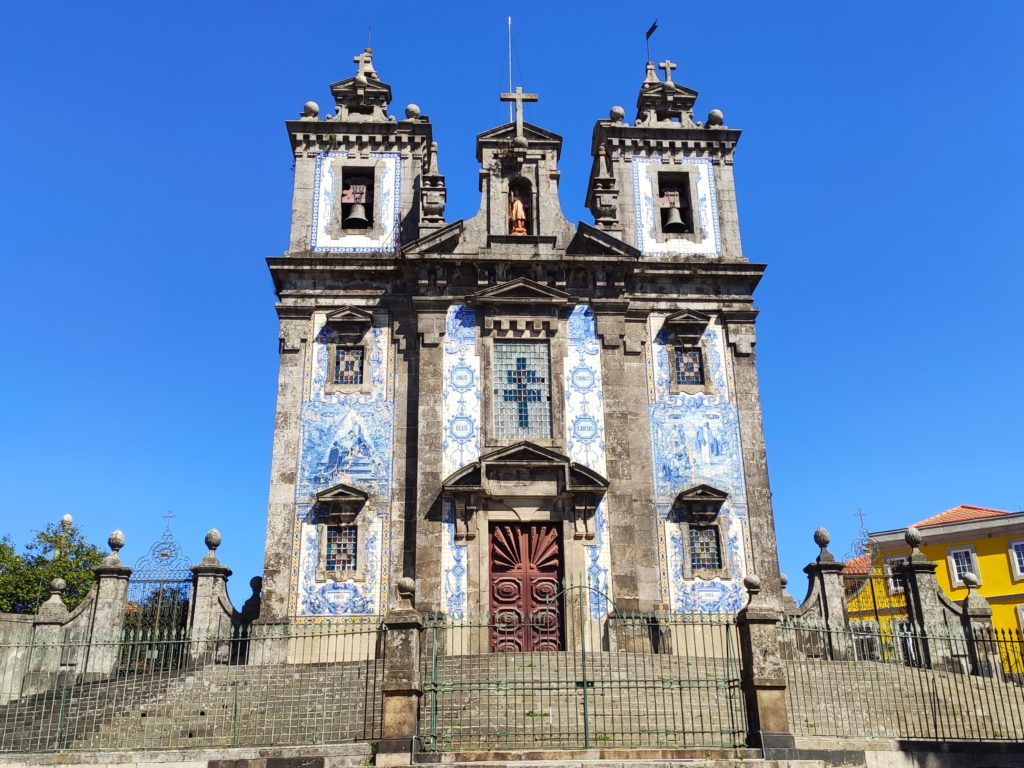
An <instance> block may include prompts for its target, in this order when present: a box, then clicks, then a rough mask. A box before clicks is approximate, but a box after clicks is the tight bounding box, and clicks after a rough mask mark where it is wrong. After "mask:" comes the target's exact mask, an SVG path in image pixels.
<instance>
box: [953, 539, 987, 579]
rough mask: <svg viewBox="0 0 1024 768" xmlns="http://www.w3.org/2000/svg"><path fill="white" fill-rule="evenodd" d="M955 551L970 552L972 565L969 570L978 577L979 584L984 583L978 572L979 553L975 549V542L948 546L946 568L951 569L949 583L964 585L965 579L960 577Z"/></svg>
mask: <svg viewBox="0 0 1024 768" xmlns="http://www.w3.org/2000/svg"><path fill="white" fill-rule="evenodd" d="M954 552H968V553H970V556H971V567H970V568H969V571H970V572H971V573H973V574H974V575H975V576H977V577H978V584H981V583H982V578H981V574H980V573H978V571H979V568H978V553H977V552H976V551H975V549H974V545H973V544H956V545H954V546H952V547H946V568H948V569H949V583H950V584H952V585H953V586H954V587H963V586H965V585H964V582H963V579H961V578H960V574H959V573H957V570H956V561H955V560H954V559H953V553H954Z"/></svg>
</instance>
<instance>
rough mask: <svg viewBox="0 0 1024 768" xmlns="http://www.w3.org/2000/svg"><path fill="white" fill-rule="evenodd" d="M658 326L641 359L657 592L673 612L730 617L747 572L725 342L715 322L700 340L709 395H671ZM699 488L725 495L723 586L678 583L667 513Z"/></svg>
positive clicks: (677, 547) (678, 562)
mask: <svg viewBox="0 0 1024 768" xmlns="http://www.w3.org/2000/svg"><path fill="white" fill-rule="evenodd" d="M663 320H664V317H663V316H652V317H651V319H650V328H649V332H650V338H651V342H652V343H651V344H649V345H648V354H647V388H648V396H649V401H650V405H649V411H650V423H651V443H652V445H651V455H652V458H653V465H654V478H653V479H654V499H655V506H656V509H657V511H658V516H659V518H660V519H661V525H660V526H659V532H658V533H659V539H660V545H661V546H660V548H659V549H660V554H661V574H662V592H663V594H664V595H666V596H667V598H668V600H669V605H670V606H671V609H672V610H673V611H676V612H686V613H690V612H716V613H718V612H735V611H737V610H739V608H740V607H741V605H742V598H743V595H742V588H741V586H740V585H741V583H742V579H743V576H744V574H746V573H747V572H748V571H749V570H750V569H751V567H752V566H751V560H750V551H751V550H750V531H749V526H748V523H747V494H746V485H745V482H744V477H743V455H742V450H741V445H740V429H739V415H738V410H737V408H736V404H735V403H734V402H732V400H731V396H730V390H729V387H728V381H729V380H730V377H729V375H728V371H727V367H726V366H727V364H726V360H727V356H726V349H725V340H724V337H723V333H722V329H721V327H720V326H719V325H718V323H717V322H713V323H712V324H711V325H710V326H709V327H708V329H707V330H706V331H705V332H704V348H705V350H706V351H707V357H708V360H707V372H708V375H709V377H710V381H711V384H712V392H711V393H710V394H709V393H700V394H694V395H689V394H672V393H670V392H669V375H670V367H669V349H668V345H667V343H666V339H665V336H664V334H663V333H662V332H661V324H662V321H663ZM699 483H707V484H709V485H713V486H715V487H716V488H720V489H721V490H723V491H725V492H727V493H728V494H729V500H728V501H727V502H726V503H725V504H724V505H723V506H722V510H721V512H720V513H719V516H720V522H721V531H722V535H723V541H722V547H723V558H724V559H725V561H726V562H727V564H728V566H729V574H730V578H729V579H713V580H709V581H705V580H702V579H691V580H684V579H683V557H684V556H685V546H684V544H685V543H684V542H683V540H682V529H681V527H680V526H679V525H678V524H677V523H674V522H672V521H671V520H670V519H669V512H670V511H671V509H672V503H673V501H674V500H675V497H676V495H677V494H678V493H679V492H680V491H682V490H684V489H686V488H688V487H691V486H693V485H697V484H699Z"/></svg>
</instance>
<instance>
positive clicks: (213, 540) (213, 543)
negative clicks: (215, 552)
mask: <svg viewBox="0 0 1024 768" xmlns="http://www.w3.org/2000/svg"><path fill="white" fill-rule="evenodd" d="M203 541H204V542H206V546H207V547H209V548H210V549H216V548H217V547H219V546H220V541H221V539H220V531H218V530H217V529H216V528H211V529H210V530H208V531H207V532H206V538H205V539H203Z"/></svg>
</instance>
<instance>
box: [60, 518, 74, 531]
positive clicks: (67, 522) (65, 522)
mask: <svg viewBox="0 0 1024 768" xmlns="http://www.w3.org/2000/svg"><path fill="white" fill-rule="evenodd" d="M73 522H75V518H73V517H72V516H71V515H64V517H62V518H61V519H60V524H61V526H63V527H64V528H70V527H71V524H72V523H73Z"/></svg>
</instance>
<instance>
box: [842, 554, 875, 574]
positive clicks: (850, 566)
mask: <svg viewBox="0 0 1024 768" xmlns="http://www.w3.org/2000/svg"><path fill="white" fill-rule="evenodd" d="M869 570H871V554H870V553H868V552H865V553H864V554H863V555H857V556H856V557H852V558H850V559H849V560H847V561H846V562H845V563H843V573H867V572H868V571H869Z"/></svg>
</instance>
